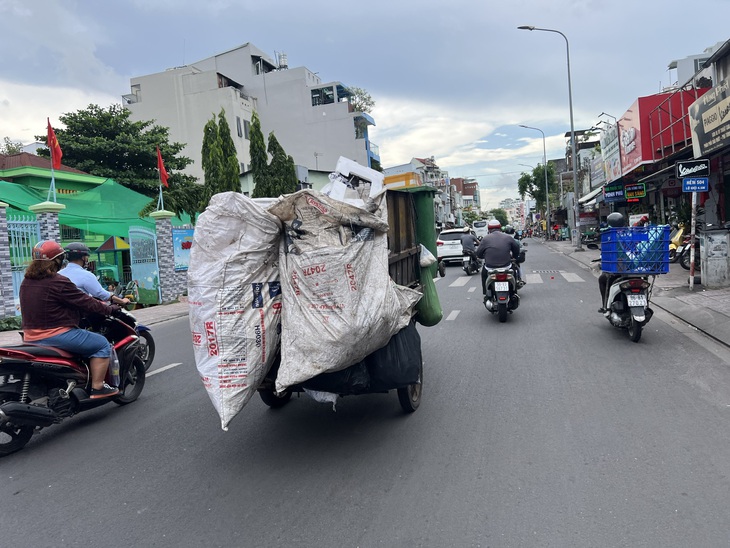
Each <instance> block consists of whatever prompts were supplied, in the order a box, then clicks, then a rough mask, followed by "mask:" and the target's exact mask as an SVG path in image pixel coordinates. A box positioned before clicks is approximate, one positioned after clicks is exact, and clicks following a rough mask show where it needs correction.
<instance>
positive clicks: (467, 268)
mask: <svg viewBox="0 0 730 548" xmlns="http://www.w3.org/2000/svg"><path fill="white" fill-rule="evenodd" d="M461 261H462V268H463V269H464V272H466V275H467V276H471V275H472V274H476V273H477V272H479V270H480V269H481V267H482V265H481V261H480V260H479V259H477V254H476V253H475V252H474V251H468V250H466V249H464V250H463V251H462V257H461Z"/></svg>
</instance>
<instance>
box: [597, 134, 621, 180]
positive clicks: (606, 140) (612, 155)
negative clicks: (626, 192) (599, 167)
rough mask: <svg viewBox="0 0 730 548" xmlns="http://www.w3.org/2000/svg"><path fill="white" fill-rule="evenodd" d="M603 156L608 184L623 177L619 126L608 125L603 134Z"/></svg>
mask: <svg viewBox="0 0 730 548" xmlns="http://www.w3.org/2000/svg"><path fill="white" fill-rule="evenodd" d="M601 156H602V157H603V165H604V169H605V174H606V182H608V183H610V182H611V181H615V180H616V179H618V178H620V177H621V157H620V150H619V139H618V126H617V125H616V124H613V125H611V124H608V125H606V129H605V130H604V131H603V132H601Z"/></svg>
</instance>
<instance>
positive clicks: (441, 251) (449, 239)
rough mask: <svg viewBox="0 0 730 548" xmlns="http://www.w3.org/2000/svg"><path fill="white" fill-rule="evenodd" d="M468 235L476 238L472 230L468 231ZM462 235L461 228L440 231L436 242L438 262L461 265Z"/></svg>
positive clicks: (462, 230)
mask: <svg viewBox="0 0 730 548" xmlns="http://www.w3.org/2000/svg"><path fill="white" fill-rule="evenodd" d="M469 233H470V234H471V235H472V236H474V237H476V233H475V232H474V231H473V230H469ZM463 235H464V229H463V228H451V229H448V230H442V231H441V234H439V237H438V239H437V240H436V252H437V253H438V260H439V261H443V262H444V263H448V262H458V263H459V264H461V257H462V254H461V237H462V236H463Z"/></svg>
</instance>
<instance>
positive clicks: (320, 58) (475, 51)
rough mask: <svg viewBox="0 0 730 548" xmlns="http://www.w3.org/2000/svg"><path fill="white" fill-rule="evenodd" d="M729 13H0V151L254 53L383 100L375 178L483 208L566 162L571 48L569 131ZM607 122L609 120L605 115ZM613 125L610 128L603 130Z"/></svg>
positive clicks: (268, 5)
mask: <svg viewBox="0 0 730 548" xmlns="http://www.w3.org/2000/svg"><path fill="white" fill-rule="evenodd" d="M728 16H730V3H729V2H728V0H696V1H695V2H691V3H688V2H686V1H681V2H680V0H613V1H611V2H607V1H605V0H481V1H477V0H441V1H435V0H417V1H416V0H368V1H367V2H345V3H340V2H332V1H325V0H206V1H202V2H201V1H200V0H195V1H193V0H122V1H119V2H106V1H99V0H64V1H51V0H36V1H34V2H28V1H27V0H0V36H1V37H2V44H3V48H2V51H3V54H2V56H0V140H1V139H3V138H4V137H9V138H10V139H11V140H13V141H21V142H23V143H28V142H32V141H33V140H34V136H35V135H41V134H44V133H45V120H46V117H50V119H51V123H52V124H54V125H55V126H59V125H60V124H59V122H58V117H59V115H60V114H62V113H65V112H73V111H75V110H78V109H81V108H85V107H86V106H87V105H89V104H90V103H96V104H99V105H102V106H109V105H110V104H112V103H118V102H120V101H121V95H123V94H125V93H129V79H130V78H131V77H134V76H140V75H144V74H149V73H154V72H159V71H161V70H164V69H166V68H169V67H173V66H178V65H182V64H185V63H189V62H192V61H195V60H199V59H203V58H206V57H209V56H211V55H213V54H215V53H219V52H222V51H225V50H227V49H231V48H233V47H236V46H238V45H241V44H243V43H246V42H251V43H253V44H254V45H255V46H257V47H258V48H259V49H261V50H263V51H265V52H268V53H269V55H270V57H271V58H275V53H276V52H284V53H286V54H287V56H288V62H289V66H290V67H297V66H306V67H307V68H309V69H310V70H312V71H314V72H317V73H319V75H320V77H321V78H322V80H323V81H325V82H326V81H340V82H343V83H344V84H345V85H351V86H357V87H361V88H364V89H365V90H367V91H368V92H369V93H370V94H371V96H372V97H373V99H374V100H375V102H376V106H375V109H374V111H373V113H372V114H373V117H374V119H375V121H376V124H377V127H376V128H374V131H373V132H372V135H371V138H372V140H373V141H374V142H375V143H376V144H378V145H379V147H380V153H381V159H382V162H383V165H384V167H388V166H392V165H398V164H402V163H406V162H408V161H410V159H411V158H412V157H414V156H415V157H428V156H434V158H435V161H436V163H437V164H438V165H439V166H440V167H441V168H442V169H446V170H448V171H449V174H450V175H451V176H452V177H465V176H470V177H475V178H476V179H477V180H478V181H479V185H480V188H481V189H482V195H483V199H485V200H486V201H487V202H488V203H489V205H490V207H494V206H496V205H497V202H498V201H499V200H500V199H502V198H505V197H516V181H517V178H518V177H519V174H520V172H521V171H526V170H528V168H526V167H524V166H521V165H520V164H528V165H536V164H537V163H538V162H541V161H542V152H543V148H542V137H541V135H540V133H539V132H537V131H531V130H527V129H523V128H521V127H518V124H525V125H529V126H535V127H538V128H540V129H542V130H543V131H544V132H545V135H546V143H547V156H548V159H550V158H558V157H562V156H563V155H564V149H565V139H564V137H563V135H564V134H565V132H568V131H570V118H569V108H568V85H567V63H566V60H567V57H566V43H565V40H563V38H562V37H561V36H560V35H559V34H555V33H550V32H538V31H534V32H529V31H524V30H517V27H518V26H519V25H534V26H537V27H542V28H549V29H556V30H559V31H561V32H563V33H564V34H565V35H566V36H567V37H568V40H569V41H570V65H571V76H572V84H573V109H574V118H575V128H576V129H586V128H588V127H591V126H592V125H594V124H595V123H597V122H598V121H599V120H600V119H601V118H599V114H601V113H602V112H606V113H608V114H610V115H612V116H615V117H620V116H621V115H622V114H623V113H624V112H625V111H626V110H627V109H628V108H629V106H630V105H631V103H632V102H633V101H634V99H636V97H639V96H644V95H651V94H653V93H657V92H659V91H661V90H662V88H663V87H666V86H669V85H671V84H674V83H676V80H677V74H676V71H674V70H672V71H669V70H667V65H668V64H669V63H670V62H671V61H673V60H675V59H682V58H684V57H687V56H689V55H694V54H699V53H702V52H703V51H704V50H705V49H706V48H708V47H710V46H713V45H714V44H716V43H717V42H724V41H725V40H727V39H728V38H730V32H729V31H728V27H727V20H728ZM604 118H605V117H604ZM605 119H607V120H608V118H605Z"/></svg>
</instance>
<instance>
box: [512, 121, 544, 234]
mask: <svg viewBox="0 0 730 548" xmlns="http://www.w3.org/2000/svg"><path fill="white" fill-rule="evenodd" d="M518 125H519V126H520V127H523V128H525V129H534V130H535V131H539V132H540V133H541V134H542V171H543V173H545V217H546V219H545V239H546V240H547V239H548V237H549V236H548V235H549V234H550V189H549V188H548V176H547V150H546V148H545V132H544V131H543V130H541V129H540V128H536V127H532V126H525V125H522V124H518Z"/></svg>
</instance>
